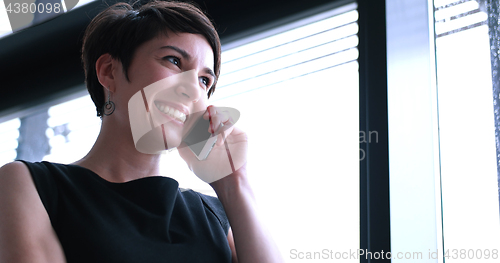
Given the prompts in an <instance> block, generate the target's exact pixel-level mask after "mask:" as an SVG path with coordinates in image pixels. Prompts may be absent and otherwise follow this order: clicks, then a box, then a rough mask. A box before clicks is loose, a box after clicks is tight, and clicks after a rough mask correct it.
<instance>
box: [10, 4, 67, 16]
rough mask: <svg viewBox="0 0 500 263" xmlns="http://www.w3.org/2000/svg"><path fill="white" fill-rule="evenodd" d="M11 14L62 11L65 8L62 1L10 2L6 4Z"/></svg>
mask: <svg viewBox="0 0 500 263" xmlns="http://www.w3.org/2000/svg"><path fill="white" fill-rule="evenodd" d="M6 7H7V8H6V9H7V13H9V14H12V13H14V14H34V13H62V12H64V10H63V9H62V6H61V4H60V3H55V4H52V3H38V4H35V3H9V5H7V6H6Z"/></svg>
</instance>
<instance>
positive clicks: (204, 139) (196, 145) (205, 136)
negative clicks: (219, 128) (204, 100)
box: [182, 114, 217, 161]
mask: <svg viewBox="0 0 500 263" xmlns="http://www.w3.org/2000/svg"><path fill="white" fill-rule="evenodd" d="M209 126H210V121H209V120H205V119H203V117H202V115H201V114H200V116H199V117H198V120H197V121H196V123H195V124H194V125H193V127H192V128H191V130H190V131H189V132H188V133H187V135H186V137H184V139H183V140H182V141H183V142H184V143H186V145H187V146H188V147H189V149H190V150H191V151H192V152H193V153H194V155H196V158H198V160H200V161H202V160H205V159H206V158H207V157H208V155H209V154H210V151H211V150H212V148H213V147H214V145H215V143H216V142H217V135H215V136H213V135H212V134H211V133H210V132H208V127H209ZM216 134H217V133H216Z"/></svg>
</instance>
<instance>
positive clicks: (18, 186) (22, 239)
mask: <svg viewBox="0 0 500 263" xmlns="http://www.w3.org/2000/svg"><path fill="white" fill-rule="evenodd" d="M0 262H2V263H25V262H26V263H49V262H51V263H52V262H53V263H63V262H66V259H65V257H64V252H63V250H62V247H61V244H60V243H59V239H58V238H57V235H56V233H55V232H54V229H53V228H52V225H51V223H50V219H49V216H48V214H47V211H46V210H45V207H44V206H43V204H42V201H41V200H40V196H39V195H38V192H37V190H36V188H35V184H34V182H33V179H32V178H31V175H30V172H29V170H28V168H27V167H26V165H24V164H23V163H21V162H13V163H9V164H6V165H5V166H3V167H2V168H0Z"/></svg>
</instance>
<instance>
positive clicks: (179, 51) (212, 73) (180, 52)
mask: <svg viewBox="0 0 500 263" xmlns="http://www.w3.org/2000/svg"><path fill="white" fill-rule="evenodd" d="M164 48H168V49H172V50H175V51H177V52H178V53H179V54H181V56H182V57H183V58H184V59H186V60H191V55H189V53H188V52H187V51H186V50H184V49H182V48H179V47H176V46H163V47H161V48H160V49H164ZM204 72H205V73H207V74H209V75H210V76H212V77H213V78H214V83H215V82H217V76H215V73H214V71H213V70H211V69H210V68H205V69H204Z"/></svg>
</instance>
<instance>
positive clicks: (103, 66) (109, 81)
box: [95, 53, 117, 92]
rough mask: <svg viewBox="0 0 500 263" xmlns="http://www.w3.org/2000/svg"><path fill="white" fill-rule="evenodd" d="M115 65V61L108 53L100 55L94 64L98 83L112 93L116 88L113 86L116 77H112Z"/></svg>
mask: <svg viewBox="0 0 500 263" xmlns="http://www.w3.org/2000/svg"><path fill="white" fill-rule="evenodd" d="M116 63H117V60H115V59H113V58H112V57H111V55H110V54H108V53H106V54H103V55H101V56H100V57H99V58H98V59H97V61H96V63H95V69H96V74H97V79H98V80H99V83H101V85H102V86H103V87H104V88H105V89H109V90H110V91H111V92H114V91H115V87H116V85H114V84H115V80H116V76H115V75H114V72H115V67H116Z"/></svg>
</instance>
